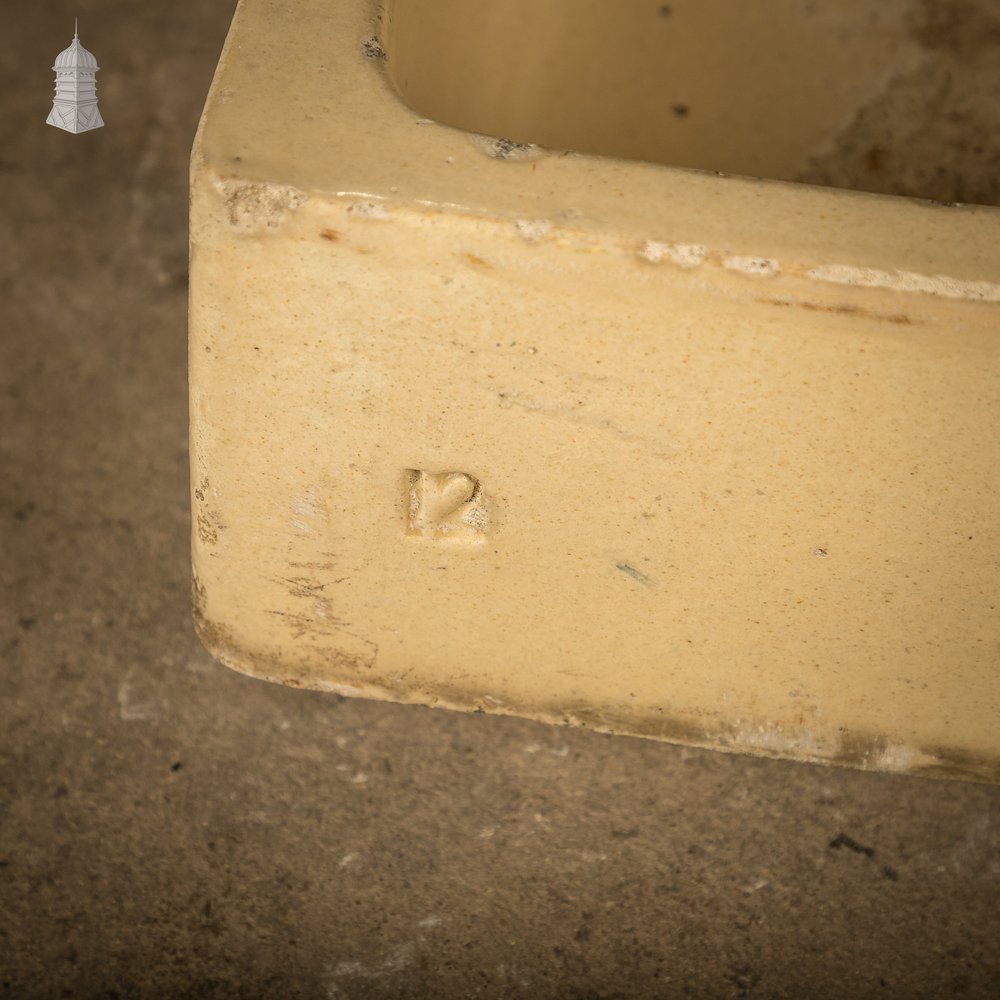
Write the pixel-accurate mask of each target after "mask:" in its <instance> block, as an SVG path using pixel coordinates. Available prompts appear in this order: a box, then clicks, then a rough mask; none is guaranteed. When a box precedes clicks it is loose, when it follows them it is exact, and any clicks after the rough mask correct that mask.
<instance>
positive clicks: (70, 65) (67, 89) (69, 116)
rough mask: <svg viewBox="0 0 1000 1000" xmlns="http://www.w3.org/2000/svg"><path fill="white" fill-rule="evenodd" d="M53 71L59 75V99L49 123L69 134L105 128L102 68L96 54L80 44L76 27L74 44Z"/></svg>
mask: <svg viewBox="0 0 1000 1000" xmlns="http://www.w3.org/2000/svg"><path fill="white" fill-rule="evenodd" d="M52 69H53V70H55V74H56V97H55V100H54V101H53V102H52V110H51V111H50V112H49V117H48V118H46V119H45V121H46V123H47V124H49V125H55V127H56V128H62V129H65V130H66V131H67V132H89V131H90V129H92V128H100V127H101V126H102V125H103V124H104V119H103V118H102V117H101V112H100V110H99V109H98V107H97V80H96V74H97V71H98V70H99V69H100V66H98V65H97V60H96V59H95V58H94V54H93V53H92V52H88V51H87V50H86V49H85V48H84V47H83V46H82V45H81V44H80V38H79V36H78V35H77V29H76V24H74V25H73V41H72V42H71V43H70V46H69V48H68V49H63V51H62V52H60V53H59V55H57V56H56V61H55V65H54V66H53V67H52Z"/></svg>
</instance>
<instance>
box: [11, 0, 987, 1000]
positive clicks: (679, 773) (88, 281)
mask: <svg viewBox="0 0 1000 1000" xmlns="http://www.w3.org/2000/svg"><path fill="white" fill-rule="evenodd" d="M22 7H23V11H22V12H21V13H20V14H19V16H18V17H14V16H12V14H11V12H8V14H7V16H5V18H4V20H5V37H4V45H3V49H4V55H3V62H2V63H0V94H2V95H3V96H2V104H0V107H2V117H0V134H2V139H3V141H2V143H0V199H2V211H0V240H2V242H0V301H2V303H3V320H4V322H3V327H2V331H0V553H2V560H0V662H2V669H0V997H18V998H20V997H46V998H48V997H60V996H63V997H95V998H96V997H104V998H112V997H115V998H127V997H218V998H230V997H233V998H236V997H240V998H252V997H283V998H295V997H321V998H329V1000H335V998H364V997H401V998H404V997H412V998H423V997H436V998H451V997H484V998H525V1000H534V998H548V997H553V998H556V997H558V998H577V1000H584V998H587V1000H597V998H608V1000H610V998H612V997H614V998H634V997H635V998H637V997H796V998H798V997H813V998H820V997H837V998H843V997H868V996H872V997H906V998H918V997H951V996H961V997H993V996H997V995H998V994H1000V907H998V905H997V900H998V898H1000V788H995V787H988V786H982V785H972V784H959V783H945V782H933V781H929V780H926V779H919V778H907V777H898V776H885V775H873V774H862V773H855V772H850V771H837V770H829V769H824V768H820V767H815V766H807V765H796V764H791V763H784V762H779V761H767V760H755V759H749V758H742V757H736V756H723V755H719V754H715V753H711V752H706V751H693V750H687V749H683V748H679V747H672V746H667V745H660V744H656V743H650V742H643V741H639V740H633V739H626V738H614V737H606V736H599V735H595V734H593V733H590V732H586V731H581V730H567V729H558V728H549V727H546V726H543V725H539V724H534V723H529V722H524V721H519V720H516V719H503V718H491V717H487V716H482V715H457V714H451V713H447V712H443V711H433V710H427V709H420V708H410V707H400V706H395V705H384V704H376V703H367V702H360V701H349V700H343V699H340V698H338V697H334V696H329V695H323V694H317V693H310V692H304V691H295V690H291V689H288V688H283V687H278V686H271V685H267V684H264V683H261V682H258V681H254V680H250V679H248V678H246V677H243V676H240V675H237V674H235V673H232V672H231V671H229V670H227V669H226V668H224V667H221V666H219V665H217V664H215V663H214V662H213V661H212V660H211V658H210V657H209V656H208V655H207V654H206V653H205V652H204V651H203V650H202V649H201V647H200V646H199V644H198V642H197V640H196V639H195V637H194V635H193V633H192V630H191V624H190V618H189V565H188V531H189V520H188V516H189V515H188V492H187V451H186V434H187V413H186V384H185V332H186V316H185V310H186V185H187V156H188V152H189V148H190V142H191V139H192V136H193V133H194V128H195V125H196V122H197V117H198V114H199V112H200V108H201V103H202V100H203V98H204V94H205V92H206V90H207V87H208V83H209V80H210V78H211V73H212V70H213V67H214V63H215V60H216V58H217V56H218V52H219V49H220V47H221V44H222V40H223V37H224V35H225V31H226V27H227V24H228V20H229V17H230V14H231V10H232V4H231V2H230V0H202V2H200V3H198V2H195V0H178V2H176V3H174V4H170V5H168V4H167V3H165V2H155V3H149V4H146V5H142V6H140V5H136V4H133V3H127V2H125V0H102V2H100V3H98V2H97V0H89V2H85V0H78V2H77V3H76V4H74V5H70V4H68V3H65V2H63V0H58V2H56V3H53V4H51V5H34V6H29V5H28V4H27V3H24V4H22ZM77 13H78V14H79V15H80V30H81V39H82V41H83V42H84V44H85V45H87V46H88V47H90V48H91V49H92V50H93V51H94V52H95V54H96V55H97V57H98V60H99V61H100V63H101V64H102V66H104V67H105V68H104V69H103V70H102V72H101V74H100V75H99V77H98V79H99V94H100V98H101V108H102V112H103V114H104V117H105V120H106V122H107V127H106V128H105V129H103V130H100V131H98V132H95V133H90V134H85V135H81V136H71V135H67V134H66V133H63V132H60V131H58V130H56V129H54V128H51V127H49V126H46V125H44V124H43V122H44V120H45V116H46V114H47V112H48V107H49V104H48V102H49V100H50V95H51V86H52V77H51V73H50V71H49V69H48V67H50V66H51V64H52V58H53V56H54V55H55V54H56V52H58V51H59V49H60V48H62V47H64V46H65V45H66V44H68V42H69V40H70V37H71V29H72V22H73V16H74V14H77Z"/></svg>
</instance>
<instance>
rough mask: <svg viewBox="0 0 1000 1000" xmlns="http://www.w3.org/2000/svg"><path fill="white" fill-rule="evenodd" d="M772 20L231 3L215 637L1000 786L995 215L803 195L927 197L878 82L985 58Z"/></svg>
mask: <svg viewBox="0 0 1000 1000" xmlns="http://www.w3.org/2000/svg"><path fill="white" fill-rule="evenodd" d="M760 6H763V5H749V4H737V3H735V2H732V3H721V2H712V3H709V2H701V0H699V2H697V3H696V2H694V0H685V2H676V3H673V4H671V5H669V6H667V5H661V4H655V3H654V4H638V3H628V4H621V5H617V4H616V5H609V4H599V3H597V2H596V0H595V2H589V3H581V2H574V3H572V4H571V3H569V0H565V2H560V3H555V2H553V3H546V4H528V3H526V2H515V0H495V2H493V3H489V4H469V3H457V2H447V0H434V2H431V0H395V2H393V3H390V4H389V6H388V7H387V8H385V7H383V6H382V5H380V4H377V3H374V2H371V0H344V2H338V3H331V2H329V0H298V2H296V3H281V4H279V3H276V2H272V0H243V2H241V3H240V6H239V8H238V11H237V14H236V17H235V20H234V22H233V26H232V28H231V31H230V34H229V38H228V40H227V42H226V47H225V50H224V52H223V55H222V58H221V61H220V63H219V68H218V71H217V73H216V76H215V81H214V83H213V85H212V89H211V92H210V94H209V98H208V102H207V105H206V108H205V112H204V116H203V119H202V122H201V126H200V128H199V132H198V137H197V139H196V142H195V148H194V152H193V156H192V175H191V312H190V375H191V446H192V503H193V511H194V517H193V521H194V533H193V534H194V539H193V548H194V552H193V559H194V595H195V621H196V625H197V629H198V632H199V634H200V636H201V638H202V640H203V641H204V642H205V644H206V645H207V646H208V648H209V649H210V650H211V651H212V652H213V653H214V654H215V655H216V656H217V657H218V658H219V659H221V660H222V661H223V662H225V663H227V664H229V665H230V666H232V667H234V668H236V669H238V670H241V671H245V672H246V673H249V674H252V675H254V676H256V677H259V678H262V679H266V680H272V681H279V682H282V683H285V684H290V685H293V686H302V687H311V688H319V689H323V690H328V691H334V692H339V693H341V694H346V695H358V696H364V697H374V698H384V699H392V700H395V701H402V702H413V703H420V704H424V705H439V706H447V707H452V708H461V709H467V710H477V711H485V712H495V713H507V714H515V715H521V716H527V717H531V718H536V719H542V720H547V721H551V722H557V723H568V724H573V725H584V726H589V727H592V728H595V729H599V730H602V731H607V732H614V733H626V734H632V735H638V736H648V737H654V738H658V739H664V740H670V741H676V742H682V743H687V744H693V745H698V746H707V747H715V748H718V749H725V750H738V751H746V752H752V753H760V754H769V755H778V756H784V757H791V758H796V759H800V760H809V761H820V762H829V763H842V764H848V765H854V766H859V767H864V768H871V769H881V770H896V771H907V772H922V773H931V774H946V775H954V776H963V777H969V778H976V779H983V780H996V779H997V778H998V776H1000V726H998V718H1000V712H998V708H1000V704H998V703H1000V679H998V663H1000V627H998V613H997V605H998V593H997V591H998V566H1000V541H998V533H997V530H996V528H997V521H998V513H1000V505H998V499H997V493H998V491H997V485H998V471H997V470H998V467H1000V446H998V435H997V428H998V427H1000V210H998V209H997V208H995V207H990V206H988V205H968V204H962V205H955V204H950V205H944V204H941V203H940V202H937V201H935V202H931V201H928V200H926V199H923V200H922V199H919V198H917V197H904V196H899V195H893V194H886V193H883V194H874V193H866V192H862V191H857V190H848V189H843V188H841V189H838V188H834V187H821V186H817V185H818V184H820V183H847V184H851V185H853V186H855V187H859V186H866V185H867V186H873V185H874V186H877V184H879V183H881V184H882V186H883V188H884V190H889V191H892V190H897V189H898V190H899V191H901V192H902V193H903V194H907V195H915V194H924V195H931V196H934V197H939V196H940V195H941V191H940V190H939V188H941V186H942V185H945V186H948V177H949V176H951V175H949V174H948V171H949V170H951V169H952V167H954V163H955V162H956V161H954V156H955V154H954V152H953V150H952V151H951V152H949V150H950V147H948V148H944V147H942V148H943V152H942V157H943V159H942V163H943V164H944V166H943V167H940V168H939V167H938V166H935V165H934V164H933V163H931V162H930V161H927V160H926V159H921V160H920V161H919V162H916V161H915V162H913V163H911V164H908V165H907V164H903V165H901V166H899V167H898V169H897V170H896V172H895V173H893V174H892V178H893V179H891V180H890V181H885V180H884V175H885V172H886V170H887V169H888V168H887V167H886V166H885V164H886V162H887V161H892V159H893V158H894V157H896V158H898V156H899V155H901V154H900V153H899V150H898V149H897V148H896V147H894V146H893V142H895V141H896V139H895V138H894V136H896V137H897V138H898V136H897V133H896V132H894V131H893V128H894V126H893V122H894V121H896V122H897V123H898V122H902V121H904V120H906V115H902V113H900V114H901V115H902V117H897V118H896V119H893V118H892V110H893V108H894V107H896V105H899V107H903V108H904V109H905V108H906V107H909V105H907V103H906V100H903V98H899V100H898V101H896V104H895V105H894V104H893V101H894V100H895V99H896V98H895V97H893V95H896V96H897V97H898V95H899V93H900V88H902V91H903V95H904V97H905V96H906V95H907V94H909V93H910V91H907V90H906V87H908V86H917V83H918V82H919V81H926V80H928V79H933V78H934V77H933V74H934V72H937V70H935V69H934V67H939V62H940V60H941V59H952V60H953V61H954V63H955V67H956V68H957V70H963V69H964V71H965V72H966V73H967V76H966V77H961V79H963V80H964V79H970V80H972V81H973V82H975V81H976V80H979V79H981V78H983V74H988V73H990V72H994V73H995V72H996V71H995V69H994V67H995V65H996V64H997V62H998V60H996V59H993V58H991V57H992V56H993V55H995V54H996V49H995V48H992V49H991V48H989V46H988V44H987V43H988V33H986V32H985V31H980V32H979V34H978V35H976V36H975V37H981V38H983V39H987V40H986V41H982V44H981V46H980V47H979V48H978V49H976V50H975V52H974V53H973V55H972V56H971V57H969V58H968V59H964V60H960V59H958V58H957V57H956V56H955V55H954V53H952V52H944V53H943V54H942V49H941V46H935V45H934V44H932V42H933V41H934V39H935V38H937V37H938V36H936V35H932V36H928V35H927V32H928V31H929V30H930V28H928V25H927V22H926V19H925V20H923V21H922V20H920V17H921V13H920V12H921V10H922V8H919V6H918V5H916V4H913V3H899V2H893V3H882V4H874V3H861V2H854V3H843V4H838V5H836V7H837V12H836V13H831V12H829V11H826V10H825V9H819V8H824V7H825V5H818V4H817V5H812V4H806V3H801V2H794V3H793V2H791V0H786V2H783V3H774V4H768V5H767V16H765V15H764V14H763V13H761V12H760V11H758V10H757V8H758V7H760ZM985 16H986V15H984V17H985ZM533 18H534V20H532V19H533ZM962 23H963V24H964V23H965V22H962ZM931 27H933V25H931ZM973 27H975V25H973ZM952 29H953V33H954V31H957V29H954V26H952ZM944 30H945V29H944V28H942V29H941V31H944ZM970 30H971V29H970ZM922 32H923V34H922ZM970 37H971V36H970ZM998 37H1000V36H998ZM929 39H930V40H929ZM955 44H956V45H957V44H958V43H957V42H956V43H955ZM977 44H978V43H977ZM935 60H937V61H935ZM977 74H979V76H977ZM971 86H972V85H971V84H970V87H971ZM894 88H895V89H894ZM956 88H957V89H954V90H953V91H952V92H953V93H959V94H960V93H964V91H962V90H961V87H959V86H958V85H956ZM974 90H975V87H972V89H971V90H970V91H969V93H973V92H974ZM872 95H875V96H874V97H873V96H872ZM886 95H888V97H886ZM984 106H985V105H984ZM970 107H972V105H970ZM973 110H974V109H973ZM989 113H992V112H991V111H990V110H989V109H987V110H986V111H983V114H989ZM969 114H970V121H971V120H972V119H973V118H974V115H973V114H972V112H971V111H970V112H969ZM880 115H881V116H882V117H881V118H880V117H879V116H880ZM949 121H950V119H949ZM880 122H881V123H882V124H879V123H880ZM866 130H867V131H866ZM869 133H872V134H874V133H878V134H879V135H882V136H883V139H882V142H883V145H881V146H878V145H875V146H869V145H866V143H867V142H868V138H866V136H868V135H869ZM845 136H846V138H845ZM975 139H976V137H975V136H973V137H971V140H970V141H972V140H975ZM978 139H979V141H980V142H981V143H987V144H988V142H989V141H990V138H989V137H988V136H987V137H985V138H984V137H982V136H979V137H978ZM862 140H863V141H862ZM993 141H995V140H993ZM916 142H917V140H916V139H915V138H914V139H913V142H912V143H911V142H910V140H909V139H907V141H906V143H904V144H903V145H907V144H909V145H913V143H916ZM852 143H853V144H854V145H852ZM973 145H974V143H973ZM967 148H968V149H972V148H973V146H968V147H967ZM985 148H986V147H985V146H982V145H981V146H980V150H981V154H975V155H979V156H980V159H979V160H976V159H975V155H974V154H973V153H971V152H970V153H969V154H968V158H969V159H968V162H969V164H970V165H971V166H970V169H972V168H974V167H975V165H976V163H980V162H985V161H983V157H984V156H988V155H990V153H989V150H988V149H986V152H985V153H982V150H983V149H985ZM844 149H846V150H847V154H846V155H847V157H848V159H847V160H846V161H845V160H843V159H842V160H841V161H837V160H836V157H837V155H841V154H843V151H844ZM838 150H840V154H838V153H837V151H838ZM872 150H874V152H873V151H872ZM879 150H881V152H879ZM948 156H951V157H952V160H948ZM851 157H854V159H853V160H852V159H851ZM880 158H881V159H880ZM855 160H856V161H857V162H856V163H855ZM838 162H839V164H840V166H839V167H838V166H837V163H838ZM890 165H891V163H890ZM838 171H839V172H838ZM720 172H721V173H720ZM760 178H766V179H760ZM942 178H944V180H942ZM801 180H806V181H811V182H813V183H812V184H809V183H797V181H801ZM969 183H970V184H971V183H972V182H969ZM893 185H896V187H893ZM954 186H955V185H954V184H951V188H952V189H953V188H954ZM983 190H985V191H986V195H980V194H978V193H976V197H977V198H980V199H981V200H984V199H986V198H988V197H989V196H990V195H989V187H988V183H987V185H986V187H985V188H983ZM974 193H975V192H974Z"/></svg>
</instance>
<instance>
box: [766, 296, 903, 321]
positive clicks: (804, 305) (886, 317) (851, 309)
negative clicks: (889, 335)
mask: <svg viewBox="0 0 1000 1000" xmlns="http://www.w3.org/2000/svg"><path fill="white" fill-rule="evenodd" d="M757 301H758V302H761V303H763V304H764V305H768V306H794V307H795V308H796V309H805V310H807V311H808V312H826V313H833V314H834V315H837V316H860V317H863V318H866V319H880V320H883V321H885V322H886V323H896V324H898V325H901V326H911V325H912V324H913V320H912V319H910V317H909V316H907V315H906V314H905V313H878V312H872V311H871V310H870V309H862V308H861V306H855V305H850V304H848V303H837V304H836V305H832V306H825V305H821V304H820V303H818V302H801V301H797V300H795V299H769V298H758V299H757Z"/></svg>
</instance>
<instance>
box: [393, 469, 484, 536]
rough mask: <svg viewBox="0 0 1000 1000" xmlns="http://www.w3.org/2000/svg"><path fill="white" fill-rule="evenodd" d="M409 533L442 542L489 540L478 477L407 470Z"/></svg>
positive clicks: (407, 520)
mask: <svg viewBox="0 0 1000 1000" xmlns="http://www.w3.org/2000/svg"><path fill="white" fill-rule="evenodd" d="M405 505H406V533H407V534H408V535H417V536H419V537H421V538H428V539H434V540H439V541H445V540H447V541H454V542H465V543H466V544H468V543H475V542H484V541H485V540H486V528H487V524H488V522H489V513H488V510H487V506H486V499H485V497H484V496H483V489H482V486H480V484H479V480H478V479H476V478H475V477H474V476H470V475H469V474H468V473H466V472H425V471H424V470H423V469H407V470H406V497H405Z"/></svg>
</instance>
